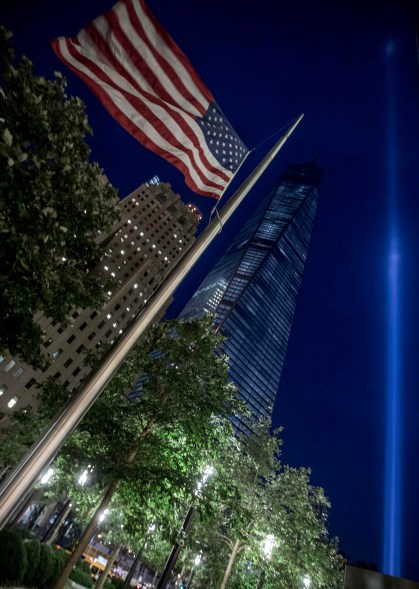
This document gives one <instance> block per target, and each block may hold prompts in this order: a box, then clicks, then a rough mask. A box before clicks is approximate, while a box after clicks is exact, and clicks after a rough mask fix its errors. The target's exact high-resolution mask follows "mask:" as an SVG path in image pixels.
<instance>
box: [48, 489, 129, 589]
mask: <svg viewBox="0 0 419 589" xmlns="http://www.w3.org/2000/svg"><path fill="white" fill-rule="evenodd" d="M118 485H119V480H117V481H114V482H113V483H111V484H110V485H109V487H108V488H107V490H106V493H105V495H104V496H103V499H102V501H101V503H100V505H99V507H98V508H97V509H96V511H95V514H94V516H93V517H92V519H91V520H90V522H89V523H88V525H87V527H86V529H85V530H84V532H83V534H82V535H81V537H80V539H79V541H78V542H77V545H76V547H75V549H74V550H73V553H72V554H71V556H70V558H69V559H68V561H67V563H66V565H65V567H64V568H63V570H62V572H61V575H60V576H59V577H58V579H57V580H56V581H55V583H54V585H53V586H52V588H51V589H64V587H65V584H66V582H67V580H68V578H69V576H70V573H71V571H72V570H73V567H74V565H75V564H76V563H77V562H78V560H79V558H80V557H81V555H82V554H83V552H84V549H85V548H86V546H87V545H88V543H89V540H90V538H91V537H92V536H93V532H94V531H95V529H96V527H97V525H98V523H99V516H100V515H101V513H102V512H103V511H104V510H105V509H107V507H108V505H109V503H110V501H111V499H112V497H113V494H114V493H115V491H116V489H117V488H118Z"/></svg>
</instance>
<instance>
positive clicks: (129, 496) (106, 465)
mask: <svg viewBox="0 0 419 589" xmlns="http://www.w3.org/2000/svg"><path fill="white" fill-rule="evenodd" d="M211 328H212V317H206V318H204V319H202V320H199V321H186V322H184V321H168V322H165V323H161V324H158V325H154V326H152V327H151V328H150V329H149V330H148V331H147V333H146V334H145V335H144V336H143V337H142V338H141V340H140V342H139V344H138V345H137V347H136V348H135V349H134V350H133V351H132V353H131V354H130V355H129V357H128V358H127V360H126V361H125V362H124V364H123V365H122V366H121V368H120V369H119V371H118V372H117V373H116V375H115V376H114V377H113V378H112V380H111V381H110V383H109V384H108V385H107V387H106V389H105V391H104V392H103V394H102V395H101V396H100V397H99V399H98V400H97V401H96V403H95V405H94V406H93V407H92V409H91V410H90V411H89V412H88V414H87V415H86V417H85V418H84V420H83V421H82V422H81V424H80V425H79V427H78V428H77V430H76V432H75V433H74V434H73V435H72V436H71V437H70V438H69V440H68V442H67V443H66V444H65V446H64V447H63V451H62V453H61V457H62V459H64V460H65V461H66V462H65V471H66V473H67V476H70V477H71V476H73V477H74V476H75V473H76V472H77V469H79V470H80V468H82V463H83V462H84V465H85V466H87V465H88V464H91V465H94V471H93V473H95V476H96V477H97V485H98V487H99V488H100V490H101V492H102V498H101V501H100V503H99V506H97V505H96V506H95V510H94V514H93V517H92V519H91V520H90V522H89V523H88V525H87V527H86V530H85V532H84V534H83V536H82V537H81V539H80V541H79V543H78V545H77V547H76V549H75V550H74V552H73V554H72V556H71V557H70V559H69V561H68V563H67V565H66V567H65V569H64V571H63V574H62V575H61V577H60V579H59V580H58V581H57V583H56V585H55V586H54V587H55V589H58V588H59V587H62V586H63V585H64V583H65V581H66V579H67V578H68V575H69V573H70V571H71V568H72V566H73V564H74V563H75V562H77V560H78V558H79V557H80V555H81V554H82V552H83V550H84V548H85V546H86V544H87V542H88V541H89V539H90V537H91V536H92V534H93V531H94V530H95V528H96V526H97V524H98V522H99V519H100V516H101V514H102V513H103V512H104V510H105V509H107V508H108V506H109V504H110V502H111V500H112V501H115V502H116V504H117V505H118V506H120V505H126V506H127V509H132V510H133V511H135V513H136V518H131V524H130V525H131V528H133V527H134V526H135V525H136V524H135V523H134V521H139V522H140V524H141V525H142V526H143V525H144V522H143V520H142V518H141V511H142V508H143V507H146V506H147V505H150V504H152V502H153V499H155V498H156V497H162V496H163V495H165V494H166V495H168V496H170V498H171V500H172V501H173V500H176V501H178V503H181V502H183V503H185V502H187V501H188V500H191V498H192V496H193V490H194V488H195V487H196V485H197V482H198V480H199V478H200V476H201V474H202V472H203V471H204V469H205V465H207V464H208V463H210V462H211V461H213V460H215V459H216V457H217V455H218V454H219V452H220V448H222V446H223V440H224V439H226V438H227V437H229V436H230V435H231V423H230V416H231V414H232V412H234V411H235V410H236V408H237V409H238V408H239V407H240V408H242V405H241V404H240V403H239V401H238V400H237V392H236V389H235V387H234V386H233V385H232V384H231V383H230V382H229V379H228V365H227V361H226V358H225V357H221V356H218V355H216V354H215V350H216V349H217V348H218V347H219V345H220V343H221V341H222V339H221V338H220V336H219V335H216V334H213V333H212V329H211ZM140 375H143V377H142V378H141V379H140V380H139V376H140ZM135 390H136V391H137V398H136V399H135V398H129V397H128V393H130V392H132V391H135ZM44 393H45V389H44ZM52 395H53V396H54V395H55V392H54V391H53V392H52ZM44 401H45V399H44ZM43 406H47V403H45V402H44V403H43ZM41 411H42V409H41ZM92 476H94V474H93V475H92ZM144 511H146V510H144ZM127 527H128V523H127ZM134 531H135V530H134V529H132V533H134Z"/></svg>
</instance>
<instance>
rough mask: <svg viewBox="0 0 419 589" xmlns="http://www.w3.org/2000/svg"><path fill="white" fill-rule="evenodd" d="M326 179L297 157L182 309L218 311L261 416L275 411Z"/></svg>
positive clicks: (243, 385) (245, 389)
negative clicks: (308, 252)
mask: <svg viewBox="0 0 419 589" xmlns="http://www.w3.org/2000/svg"><path fill="white" fill-rule="evenodd" d="M322 179H323V170H322V169H320V168H317V167H316V166H315V165H314V164H303V165H290V166H289V167H288V168H287V170H286V171H285V173H284V174H283V175H282V176H281V178H280V180H279V182H278V184H277V185H276V186H275V187H274V188H273V190H272V191H271V192H270V193H269V194H267V195H266V197H265V198H263V199H262V201H261V204H260V206H259V208H258V209H257V212H256V214H255V215H254V216H253V218H251V219H250V220H249V221H248V222H247V223H246V224H245V226H244V227H243V228H242V230H241V231H240V232H239V234H238V235H237V237H236V239H235V240H234V242H233V243H232V245H231V246H230V247H229V248H228V250H227V251H226V253H225V254H224V255H223V256H222V257H221V259H220V260H219V262H218V263H217V264H216V265H215V267H214V268H213V270H212V271H211V272H210V273H209V274H208V276H207V277H206V278H205V280H204V281H203V283H202V284H201V285H200V287H199V288H198V290H197V291H196V292H195V294H194V295H193V297H192V299H191V300H190V301H189V303H188V304H187V305H186V307H185V308H184V310H183V311H182V313H181V315H180V316H181V317H182V318H184V319H186V318H190V317H193V318H196V317H201V316H203V315H204V314H205V313H208V312H212V313H215V326H216V329H219V330H220V332H221V333H222V334H224V335H225V336H226V338H227V339H226V341H225V342H224V344H223V346H222V350H221V351H222V352H224V353H226V354H227V356H228V357H229V366H230V376H231V379H232V380H233V382H234V383H235V384H236V385H237V388H238V390H239V392H240V396H241V397H242V399H243V400H245V401H246V402H247V404H248V406H249V408H250V410H251V412H252V414H253V416H254V417H255V418H256V419H261V418H263V417H270V416H271V414H272V409H273V404H274V401H275V396H276V393H277V389H278V385H279V380H280V376H281V371H282V367H283V363H284V358H285V351H286V347H287V343H288V337H289V334H290V331H291V323H292V319H293V315H294V310H295V306H296V302H297V295H298V290H299V288H300V284H301V279H302V275H303V270H304V263H305V260H306V256H307V249H308V245H309V241H310V236H311V231H312V227H313V222H314V217H315V214H316V209H317V202H318V197H319V191H320V188H321V184H322ZM237 425H238V426H239V427H240V424H237Z"/></svg>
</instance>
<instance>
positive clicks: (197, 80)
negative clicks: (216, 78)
mask: <svg viewBox="0 0 419 589" xmlns="http://www.w3.org/2000/svg"><path fill="white" fill-rule="evenodd" d="M123 1H124V2H127V3H128V2H129V3H130V4H132V0H123ZM139 1H140V4H141V7H142V9H143V11H144V12H145V14H146V15H147V16H148V18H149V19H150V20H151V22H152V23H153V25H154V27H155V28H156V30H157V31H158V32H159V35H160V36H161V38H162V39H163V41H164V42H165V44H166V46H167V47H169V48H170V51H171V52H172V53H173V54H174V55H176V58H177V59H178V61H179V62H180V63H182V65H183V66H184V67H185V69H186V70H187V71H188V73H189V75H190V76H191V78H192V80H193V81H194V82H195V84H196V86H197V87H198V88H199V91H200V92H201V94H202V95H203V96H205V98H206V99H207V100H208V102H215V98H214V96H213V95H212V93H211V92H210V90H209V89H208V88H207V87H206V85H205V84H204V82H203V81H202V79H201V77H200V76H199V75H198V74H197V72H196V71H195V69H194V68H193V66H192V64H191V62H190V61H189V59H188V58H187V57H186V55H185V54H184V53H183V51H182V50H181V49H180V48H179V47H178V45H177V44H176V43H175V42H174V41H173V39H172V37H171V36H170V35H169V33H167V31H165V30H164V29H163V27H162V26H161V24H160V23H159V22H158V20H157V19H156V17H155V16H154V14H153V13H152V12H151V11H150V10H149V8H148V6H147V5H146V3H145V2H144V0H139Z"/></svg>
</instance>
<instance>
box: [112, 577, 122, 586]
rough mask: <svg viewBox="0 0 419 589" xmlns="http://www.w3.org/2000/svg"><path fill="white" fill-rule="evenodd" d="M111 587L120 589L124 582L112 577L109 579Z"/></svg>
mask: <svg viewBox="0 0 419 589" xmlns="http://www.w3.org/2000/svg"><path fill="white" fill-rule="evenodd" d="M111 583H112V585H111V587H113V588H115V589H121V588H122V587H123V585H124V580H123V579H120V578H119V577H112V579H111Z"/></svg>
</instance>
